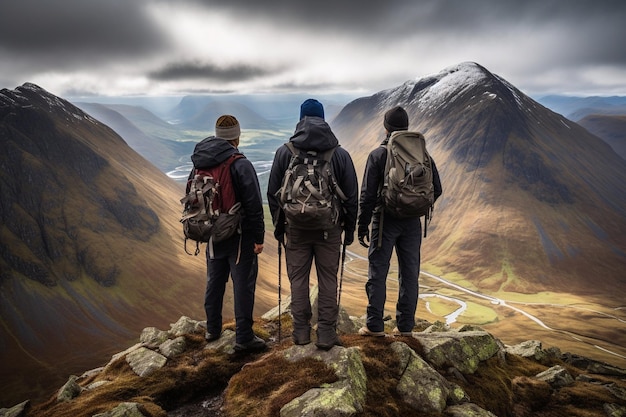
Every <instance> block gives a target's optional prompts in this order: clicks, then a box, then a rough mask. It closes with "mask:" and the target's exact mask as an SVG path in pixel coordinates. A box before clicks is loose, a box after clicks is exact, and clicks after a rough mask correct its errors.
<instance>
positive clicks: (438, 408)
mask: <svg viewBox="0 0 626 417" xmlns="http://www.w3.org/2000/svg"><path fill="white" fill-rule="evenodd" d="M390 347H391V349H392V350H393V351H394V352H395V354H396V356H397V358H398V360H399V361H400V369H401V370H402V373H401V376H400V381H399V382H398V385H397V387H396V391H397V392H398V394H400V396H401V397H402V399H403V400H404V402H406V403H407V404H409V405H410V406H411V407H413V408H414V409H415V410H417V411H419V412H424V413H432V412H438V413H440V412H442V411H443V409H444V408H445V407H446V403H447V400H448V396H449V394H450V391H451V390H450V388H451V387H450V384H449V383H448V381H447V380H446V379H445V378H444V377H443V376H441V374H439V373H438V372H437V371H435V370H434V369H433V368H432V367H431V366H430V365H429V364H428V363H427V362H426V361H424V360H423V359H422V358H421V357H419V356H418V355H417V354H416V353H415V352H414V351H413V349H411V348H410V347H409V346H408V345H407V344H406V343H403V342H394V343H392V344H391V345H390Z"/></svg>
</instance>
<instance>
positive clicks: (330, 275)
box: [285, 226, 341, 334]
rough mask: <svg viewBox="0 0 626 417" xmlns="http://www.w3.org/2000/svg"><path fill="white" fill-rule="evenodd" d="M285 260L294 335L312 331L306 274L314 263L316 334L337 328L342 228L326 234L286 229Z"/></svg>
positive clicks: (316, 231) (307, 275) (324, 232)
mask: <svg viewBox="0 0 626 417" xmlns="http://www.w3.org/2000/svg"><path fill="white" fill-rule="evenodd" d="M286 233H287V241H286V246H285V258H286V261H287V262H286V263H287V274H288V275H289V283H290V284H291V315H292V317H293V326H294V332H306V331H308V330H310V328H311V316H312V313H311V302H310V298H309V296H310V295H309V274H310V273H311V266H312V263H313V259H315V270H316V271H317V282H318V286H319V298H318V310H317V312H318V334H319V333H320V332H323V333H328V332H330V331H332V333H333V334H334V330H335V328H336V325H337V315H338V312H339V308H338V307H337V271H338V269H339V258H340V255H341V228H340V227H339V226H337V227H336V228H335V229H332V230H328V231H318V230H301V229H293V228H290V227H287V230H286Z"/></svg>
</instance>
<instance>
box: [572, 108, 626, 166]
mask: <svg viewBox="0 0 626 417" xmlns="http://www.w3.org/2000/svg"><path fill="white" fill-rule="evenodd" d="M577 123H578V124H579V125H581V126H582V127H584V128H585V129H587V130H588V131H590V132H591V133H593V134H594V135H596V136H598V137H599V138H602V139H604V140H605V141H606V143H608V144H609V145H611V147H612V148H613V150H615V152H617V154H618V155H619V156H621V157H622V158H624V159H626V111H625V112H624V115H620V116H617V115H615V116H613V115H604V114H590V115H588V116H585V117H583V118H582V119H580V120H579V121H578V122H577Z"/></svg>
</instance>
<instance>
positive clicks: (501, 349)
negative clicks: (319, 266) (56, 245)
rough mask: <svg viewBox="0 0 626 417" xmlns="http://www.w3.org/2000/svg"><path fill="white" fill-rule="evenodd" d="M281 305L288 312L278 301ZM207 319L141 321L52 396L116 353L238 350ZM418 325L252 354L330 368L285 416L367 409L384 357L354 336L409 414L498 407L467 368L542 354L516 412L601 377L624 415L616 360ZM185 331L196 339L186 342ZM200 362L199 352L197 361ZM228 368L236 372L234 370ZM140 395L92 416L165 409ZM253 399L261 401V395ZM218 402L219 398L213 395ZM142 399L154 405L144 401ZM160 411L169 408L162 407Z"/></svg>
mask: <svg viewBox="0 0 626 417" xmlns="http://www.w3.org/2000/svg"><path fill="white" fill-rule="evenodd" d="M312 299H313V300H314V298H312ZM287 311H288V310H287ZM281 313H283V314H286V313H284V312H282V311H281ZM274 314H277V313H272V312H268V314H266V316H265V317H266V320H276V319H277V315H276V316H274ZM343 320H344V324H345V329H355V328H357V327H358V326H359V325H360V324H361V323H360V319H358V318H354V317H348V316H347V315H346V316H344V319H343ZM204 326H205V323H204V322H202V321H197V320H193V319H191V318H189V317H184V316H183V317H181V318H180V319H179V320H178V321H177V322H176V323H173V324H171V325H170V329H169V330H159V329H157V328H154V327H148V328H145V329H144V330H143V331H142V332H141V335H140V336H139V343H137V344H135V345H133V346H131V347H129V348H128V349H126V350H125V351H123V352H120V353H118V354H116V355H113V357H112V358H111V361H109V363H107V364H106V365H105V366H103V367H101V368H96V369H93V370H90V371H87V372H85V373H84V374H83V375H81V376H80V377H77V376H74V375H72V376H70V377H69V379H68V381H67V382H66V383H65V384H64V386H63V387H62V388H61V389H59V390H58V391H57V393H56V404H58V406H64V405H66V404H67V405H68V406H69V405H71V404H72V402H74V401H77V400H78V399H79V398H82V396H85V395H88V394H87V393H90V392H95V391H97V390H101V389H107V387H109V386H113V387H114V386H115V384H116V381H115V379H111V377H110V376H107V377H105V378H102V379H99V378H98V376H99V375H101V374H102V373H105V372H106V371H107V370H108V369H110V368H112V367H116V369H117V371H116V372H119V369H120V365H119V364H120V361H125V362H126V363H127V364H128V366H129V368H130V369H132V372H133V373H134V374H135V375H136V376H135V377H134V378H137V377H139V378H141V379H143V378H148V377H150V376H151V375H154V374H155V373H156V372H160V370H161V369H162V368H165V367H168V366H175V365H172V362H174V363H176V362H177V360H174V359H176V358H177V357H179V356H180V355H187V357H197V358H200V357H207V355H208V356H209V357H211V356H215V357H216V358H218V357H221V358H226V361H229V359H228V358H233V359H232V360H238V359H236V358H237V355H238V354H237V353H236V352H235V351H234V346H235V332H234V331H232V330H230V329H225V330H224V331H223V333H222V335H221V337H220V338H219V339H217V340H215V341H212V342H209V343H207V342H205V341H204V331H205V330H204V329H205V327H204ZM274 326H275V324H274ZM424 329H425V330H423V331H421V332H420V331H414V332H413V333H412V336H396V337H393V336H390V335H388V336H386V337H384V338H369V337H357V336H355V335H354V333H344V332H340V333H341V334H343V335H346V337H349V339H348V340H350V341H351V343H349V344H348V345H347V346H346V347H344V346H335V347H333V348H332V349H330V350H329V351H323V350H319V349H317V348H316V346H315V344H313V343H311V344H308V345H305V346H295V345H290V344H289V343H288V342H286V341H285V339H287V340H288V338H285V339H283V342H282V343H280V344H278V345H276V346H275V347H274V348H272V351H270V352H269V353H267V354H264V355H262V356H261V357H260V358H257V357H255V356H251V357H250V359H251V360H254V361H255V362H254V363H255V364H261V365H265V366H262V367H261V368H262V369H273V361H275V359H276V358H277V357H278V356H277V355H279V356H280V357H282V358H284V360H287V361H289V362H291V363H295V364H298V363H300V361H304V360H310V359H313V360H316V361H319V362H321V363H323V364H325V365H326V366H327V367H329V368H330V369H331V370H332V371H333V372H334V374H335V376H336V380H335V382H332V383H325V384H320V385H319V386H314V387H312V388H310V389H308V390H306V392H303V393H302V394H301V395H297V396H294V397H293V398H290V399H289V401H287V402H286V403H281V404H284V405H282V407H281V408H280V410H279V411H280V416H281V417H299V416H320V417H321V416H327V417H348V416H359V415H360V414H361V413H363V412H364V411H366V408H367V407H371V404H369V403H368V390H369V389H370V386H371V385H372V384H375V383H376V381H375V380H372V379H371V376H370V375H368V371H367V367H366V366H365V365H364V364H365V363H366V362H368V361H369V362H372V361H380V360H381V359H380V358H377V357H372V356H368V355H372V353H371V352H376V350H374V351H370V350H368V349H365V348H364V347H363V346H362V345H360V344H358V343H368V342H373V343H374V345H376V346H378V348H379V349H380V346H383V347H384V349H386V350H387V352H389V353H390V355H388V356H389V357H390V358H395V359H394V361H393V363H392V364H389V365H384V367H387V368H388V369H392V370H393V372H395V373H396V375H395V376H393V377H392V378H391V379H390V380H392V381H395V382H394V383H393V384H394V385H393V386H392V387H391V389H392V391H393V392H394V393H395V394H394V396H395V395H396V394H397V397H398V399H394V401H400V402H401V403H402V404H403V405H402V407H405V408H404V409H405V410H406V409H410V410H411V412H409V413H408V414H412V413H414V414H415V415H419V414H428V415H433V416H434V415H440V416H444V415H445V416H453V417H469V416H476V417H492V416H495V415H496V414H494V413H493V412H492V411H490V410H487V409H486V408H485V407H483V404H482V403H481V404H480V405H479V404H477V403H475V402H473V401H472V398H471V395H470V394H468V391H467V389H468V387H471V384H469V383H468V381H467V380H468V379H470V377H471V375H473V374H475V373H479V372H477V371H478V370H479V369H481V367H488V366H489V365H487V362H489V361H490V363H492V364H499V365H497V366H498V367H506V366H507V365H506V363H507V358H508V357H512V356H517V357H520V358H523V360H527V361H532V362H533V363H535V364H538V365H536V366H543V365H542V363H543V362H546V361H549V360H552V361H553V362H554V361H556V362H558V364H556V365H553V366H550V367H546V369H545V370H544V371H542V372H540V373H538V374H536V375H535V376H534V377H532V376H527V375H519V376H516V377H511V379H510V387H511V390H512V394H511V398H510V401H511V402H512V403H511V404H510V407H509V409H510V410H511V412H512V413H513V414H514V415H519V416H526V415H533V413H534V410H538V409H541V408H542V407H545V406H546V405H547V404H548V403H549V402H550V401H551V399H552V398H554V397H555V396H554V392H555V391H559V390H565V389H568V387H570V386H572V385H574V384H577V383H585V384H589V385H593V386H601V387H604V388H603V389H604V390H605V391H604V394H603V395H604V396H606V395H609V396H610V398H612V399H613V401H611V402H605V403H604V404H603V405H602V412H603V413H604V414H606V415H607V416H623V415H626V414H624V413H625V410H626V384H622V383H620V382H619V381H620V380H619V379H618V378H619V377H617V378H614V379H613V380H612V381H613V382H610V381H609V380H608V379H607V378H608V376H613V375H616V374H617V375H622V374H621V372H624V370H621V369H620V368H617V367H614V366H610V365H608V364H602V363H598V362H595V361H592V360H583V359H582V358H580V357H576V358H575V359H574V360H572V355H570V354H565V355H560V353H559V354H558V355H557V353H556V352H558V350H550V351H546V350H544V349H543V348H542V346H541V342H539V341H527V342H524V343H520V344H519V345H516V346H504V345H503V344H502V343H501V342H500V341H499V340H498V339H496V338H495V337H494V336H493V335H491V334H490V333H488V332H485V331H483V330H480V329H479V328H475V327H467V326H464V327H462V328H459V329H456V330H455V329H451V328H450V327H449V326H447V325H445V324H442V323H435V324H434V325H432V326H427V327H424ZM189 340H192V341H193V342H192V343H191V344H190V343H189ZM199 340H200V341H202V342H199ZM355 340H356V341H357V342H358V343H357V342H355ZM198 343H200V345H198ZM355 343H356V344H355ZM412 346H413V347H412ZM416 346H419V348H420V349H419V353H418V352H417V351H416V349H414V347H416ZM190 349H195V351H191V352H190ZM368 352H369V353H368ZM374 354H375V353H374ZM557 356H558V357H557ZM239 357H240V355H239ZM494 358H495V359H494ZM559 358H561V359H559ZM568 359H569V360H570V361H571V362H573V363H575V364H578V365H580V367H579V368H578V369H580V370H581V373H577V372H576V373H575V375H576V378H574V376H573V375H572V369H576V368H574V365H572V364H567V360H568ZM172 360H174V361H172ZM386 360H389V359H386ZM303 363H304V362H303ZM199 364H200V362H198V363H196V365H193V366H198V365H199ZM185 366H191V365H189V364H187V365H185ZM256 369H259V368H258V367H247V366H243V368H240V370H239V371H238V372H239V374H238V376H241V377H242V378H241V380H243V381H246V380H248V376H247V375H246V372H250V373H255V372H258V371H257V370H256ZM483 369H484V368H483ZM592 371H595V372H592ZM185 372H193V369H192V368H189V370H186V371H185ZM234 372H235V373H236V372H237V370H235V371H234ZM276 372H280V369H276ZM583 372H586V373H583ZM596 372H600V373H599V374H598V373H596ZM602 372H605V373H604V375H608V376H597V375H602ZM114 375H116V373H114ZM230 375H231V376H232V375H233V374H230ZM252 377H253V375H251V377H250V378H249V379H250V380H251V379H253V378H252ZM455 381H457V382H458V383H457V382H455ZM181 382H182V381H181ZM286 384H287V385H289V384H291V382H286ZM459 384H460V385H459ZM461 385H464V387H465V388H464V387H462V386H461ZM109 389H114V388H109ZM225 389H226V391H225V392H224V395H227V393H228V390H229V387H226V388H225ZM272 390H273V391H277V392H280V391H281V390H282V391H286V389H284V388H283V387H281V386H275V387H274V386H272ZM244 393H245V390H244ZM152 395H154V393H152ZM168 395H171V394H168ZM244 395H245V394H244ZM136 398H140V399H141V401H149V400H150V398H151V397H150V396H147V395H146V396H142V394H141V393H140V392H138V393H134V394H133V396H132V397H129V398H121V397H120V402H119V403H117V404H116V405H114V406H112V407H111V408H110V409H109V410H107V411H104V412H99V413H98V414H93V417H117V416H120V417H121V416H124V417H143V416H148V415H153V414H152V413H153V412H154V410H162V409H161V408H160V406H158V405H157V404H156V403H152V402H150V403H148V404H146V403H141V402H136V400H135V399H136ZM251 401H258V399H255V400H251ZM261 401H262V399H261ZM217 407H218V408H219V405H218V406H217ZM30 408H32V407H31V405H30V403H29V402H28V401H26V402H24V403H21V404H18V405H16V406H15V407H12V408H4V409H0V417H28V416H29V409H30ZM147 408H150V409H151V410H152V411H146V410H147ZM218 408H216V410H217V409H218ZM596 411H597V410H596ZM163 413H165V411H164V410H163ZM404 414H407V412H405V413H404ZM35 415H36V416H39V415H42V414H35ZM168 415H169V414H168ZM173 415H177V416H178V415H179V414H173ZM180 415H183V414H180Z"/></svg>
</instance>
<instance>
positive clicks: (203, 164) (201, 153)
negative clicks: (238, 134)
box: [191, 136, 237, 168]
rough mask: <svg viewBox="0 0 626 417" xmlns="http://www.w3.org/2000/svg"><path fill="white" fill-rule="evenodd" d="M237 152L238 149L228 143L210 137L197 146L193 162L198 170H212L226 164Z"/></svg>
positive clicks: (192, 157)
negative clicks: (216, 166) (223, 163)
mask: <svg viewBox="0 0 626 417" xmlns="http://www.w3.org/2000/svg"><path fill="white" fill-rule="evenodd" d="M235 152H237V149H236V148H235V147H234V146H233V145H231V144H230V143H229V142H228V141H226V140H224V139H221V138H218V137H215V136H209V137H208V138H206V139H202V140H201V141H200V142H198V143H197V144H196V147H195V148H194V150H193V154H192V155H191V161H192V162H193V166H194V167H196V168H210V167H213V166H215V165H219V164H220V163H222V162H224V161H225V160H226V159H228V157H229V156H231V155H232V154H234V153H235Z"/></svg>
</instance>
